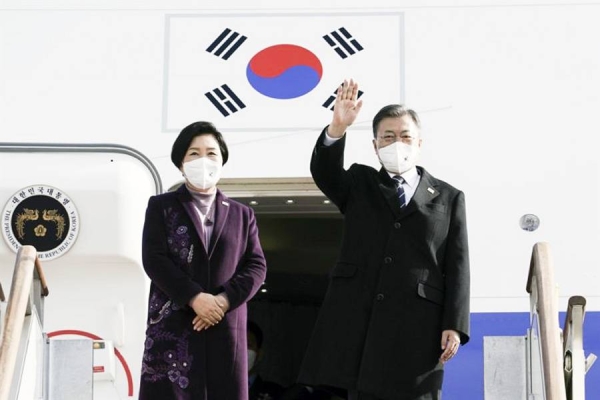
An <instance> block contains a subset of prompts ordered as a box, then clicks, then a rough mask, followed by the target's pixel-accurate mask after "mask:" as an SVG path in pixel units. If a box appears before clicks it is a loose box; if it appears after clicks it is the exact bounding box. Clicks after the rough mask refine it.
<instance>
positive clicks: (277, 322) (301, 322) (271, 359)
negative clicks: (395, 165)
mask: <svg viewBox="0 0 600 400" xmlns="http://www.w3.org/2000/svg"><path fill="white" fill-rule="evenodd" d="M323 199H324V197H323V198H318V199H313V200H314V201H313V202H312V203H313V205H316V204H320V205H319V206H318V207H304V208H302V207H301V204H299V203H302V201H299V202H298V201H297V202H296V203H295V206H296V207H295V208H293V207H290V208H288V210H289V211H288V212H285V210H283V209H278V210H277V212H269V208H268V207H265V208H262V209H261V208H260V207H256V206H255V207H254V209H255V213H256V218H257V224H258V229H259V235H260V240H261V245H262V247H263V251H264V252H265V257H266V260H267V266H268V272H267V279H266V282H265V284H264V285H263V287H262V289H261V291H259V293H257V295H256V296H255V297H254V299H252V300H251V301H250V303H249V304H248V317H249V319H251V320H253V321H254V322H256V323H257V324H258V325H259V326H260V327H261V329H262V331H263V334H264V343H263V358H262V360H261V362H260V365H259V373H260V375H261V377H262V378H263V379H266V380H270V381H274V382H277V383H279V384H280V385H282V386H284V387H288V386H291V385H292V384H294V383H295V382H296V379H297V375H298V372H299V369H300V366H301V363H302V359H303V356H304V351H305V350H306V346H307V344H308V341H309V339H310V336H311V333H312V330H313V326H314V324H315V321H316V318H317V315H318V311H319V307H320V305H321V303H322V301H323V298H324V296H325V292H326V290H327V285H328V282H329V278H328V277H329V271H330V270H331V268H332V267H333V265H334V264H335V261H336V259H337V255H338V250H339V245H340V243H341V238H342V223H343V219H342V216H341V215H340V213H339V211H337V209H335V207H334V206H332V205H330V204H323ZM303 201H304V204H306V203H307V201H308V200H307V199H304V200H303ZM261 203H262V204H263V205H264V204H266V203H267V202H266V201H265V200H264V199H262V200H261Z"/></svg>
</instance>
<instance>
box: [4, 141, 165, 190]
mask: <svg viewBox="0 0 600 400" xmlns="http://www.w3.org/2000/svg"><path fill="white" fill-rule="evenodd" d="M2 151H4V152H8V153H43V152H46V153H119V154H125V155H128V156H131V157H133V158H136V159H138V160H139V161H141V162H142V164H144V165H145V166H146V168H148V170H149V171H150V174H151V175H152V178H153V179H154V186H155V188H156V193H157V194H160V193H162V190H163V189H162V181H161V179H160V174H159V173H158V170H157V169H156V167H155V166H154V164H153V163H152V161H150V159H149V158H148V157H146V156H145V155H144V154H142V153H141V152H139V151H137V150H136V149H133V148H131V147H128V146H123V145H120V144H103V143H89V144H86V143H83V144H75V143H6V142H0V152H2Z"/></svg>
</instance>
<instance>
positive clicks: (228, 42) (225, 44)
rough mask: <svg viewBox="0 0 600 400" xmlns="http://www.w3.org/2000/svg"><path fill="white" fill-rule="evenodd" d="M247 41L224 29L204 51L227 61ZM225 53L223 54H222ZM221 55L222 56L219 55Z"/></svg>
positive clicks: (243, 37)
mask: <svg viewBox="0 0 600 400" xmlns="http://www.w3.org/2000/svg"><path fill="white" fill-rule="evenodd" d="M246 39H248V38H247V37H246V36H244V35H242V34H239V33H237V32H234V31H232V30H231V29H229V28H225V30H224V31H223V32H221V34H220V35H219V37H218V38H216V39H215V41H214V42H212V43H211V44H210V46H208V48H207V49H206V51H208V52H209V53H211V54H214V55H215V56H217V57H221V58H222V59H223V60H228V59H229V57H231V55H232V54H233V53H234V52H235V51H236V50H237V49H238V48H239V47H240V46H241V45H242V43H244V42H245V41H246ZM223 52H225V54H223ZM221 54H223V55H221Z"/></svg>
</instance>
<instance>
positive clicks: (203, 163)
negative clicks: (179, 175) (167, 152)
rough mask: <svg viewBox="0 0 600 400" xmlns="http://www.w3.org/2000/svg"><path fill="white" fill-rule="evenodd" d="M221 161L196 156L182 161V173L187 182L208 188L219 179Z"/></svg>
mask: <svg viewBox="0 0 600 400" xmlns="http://www.w3.org/2000/svg"><path fill="white" fill-rule="evenodd" d="M222 168H223V166H222V165H221V163H219V162H217V161H214V160H211V159H210V158H208V157H201V158H196V159H195V160H192V161H188V162H186V163H183V174H184V175H185V177H186V179H187V180H188V182H189V183H191V184H192V185H193V186H194V187H197V188H199V189H203V190H206V189H210V188H212V187H215V186H216V185H217V182H219V179H221V169H222Z"/></svg>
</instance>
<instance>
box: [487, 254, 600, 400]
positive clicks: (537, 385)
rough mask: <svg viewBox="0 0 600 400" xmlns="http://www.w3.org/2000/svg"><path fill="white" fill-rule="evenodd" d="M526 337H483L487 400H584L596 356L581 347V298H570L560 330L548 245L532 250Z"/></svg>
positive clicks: (582, 302) (582, 310)
mask: <svg viewBox="0 0 600 400" xmlns="http://www.w3.org/2000/svg"><path fill="white" fill-rule="evenodd" d="M526 288H527V292H528V293H529V299H530V318H529V327H528V329H527V335H526V336H487V337H484V388H485V399H486V400H585V379H584V378H585V373H586V372H587V371H588V370H589V369H590V368H591V366H592V364H593V363H594V361H595V360H596V356H595V355H593V354H590V355H589V356H588V357H587V359H586V358H585V356H584V350H583V349H584V348H583V320H584V316H585V302H586V301H585V298H583V297H582V296H573V297H571V298H570V299H569V306H568V309H567V313H566V317H565V321H564V329H563V331H561V329H560V326H559V313H558V292H557V286H556V284H555V281H554V267H553V264H552V258H551V254H550V248H549V246H548V244H547V243H537V244H535V246H534V247H533V252H532V255H531V262H530V267H529V274H528V278H527V287H526Z"/></svg>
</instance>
